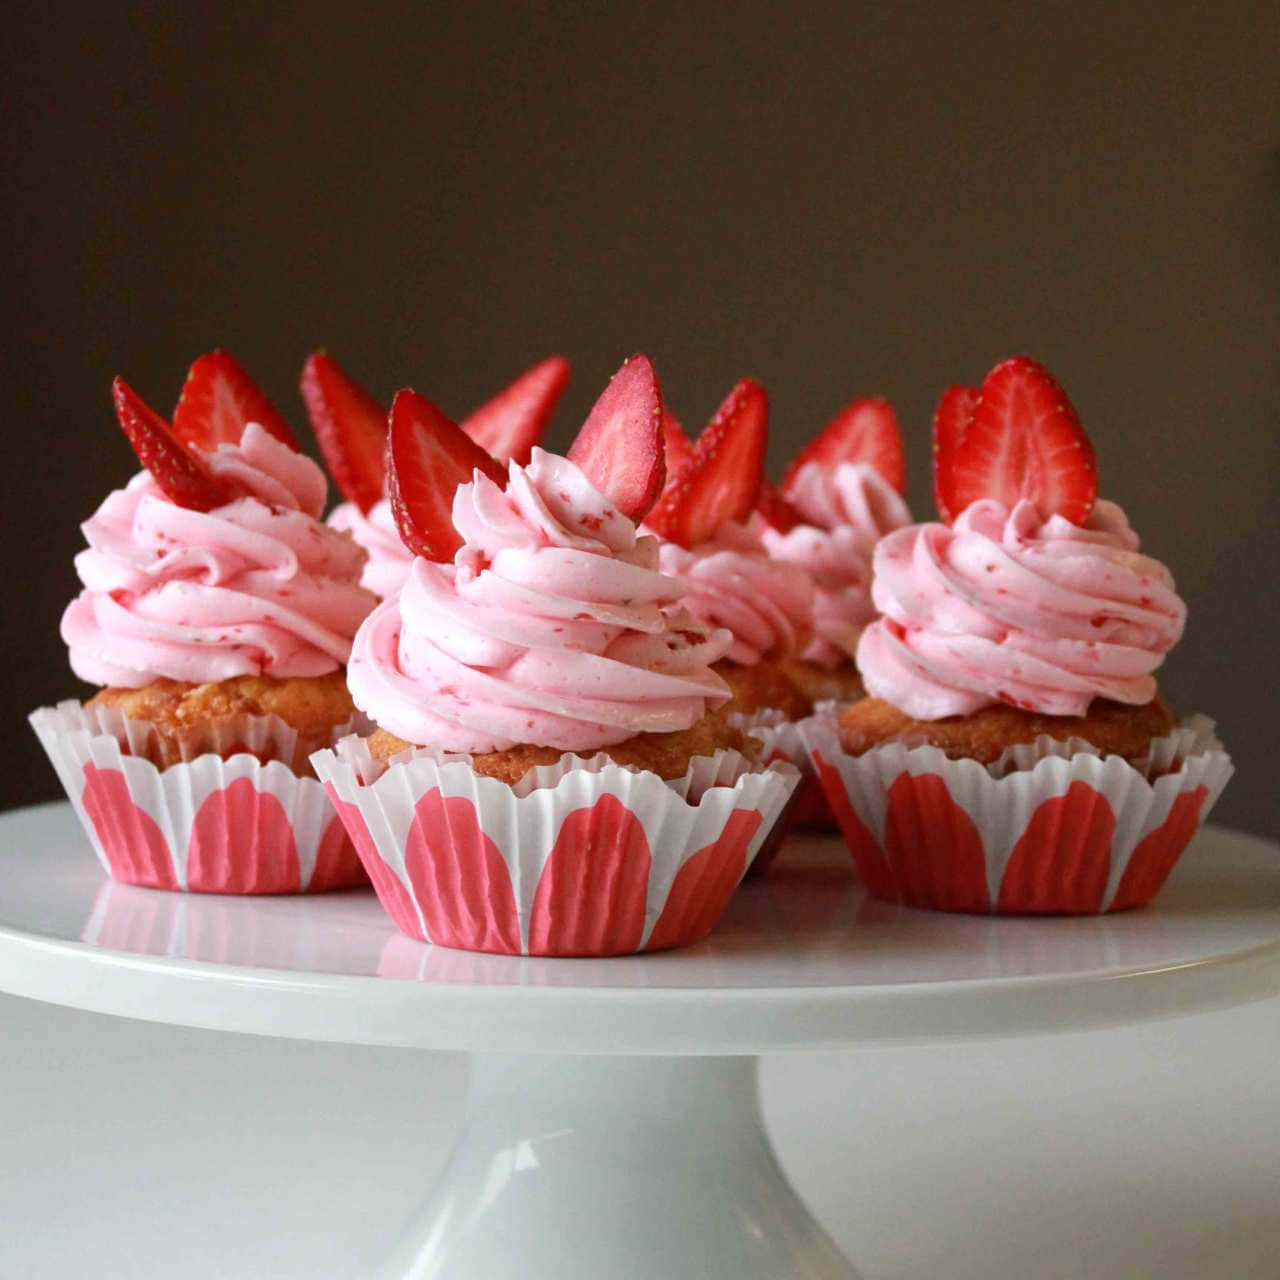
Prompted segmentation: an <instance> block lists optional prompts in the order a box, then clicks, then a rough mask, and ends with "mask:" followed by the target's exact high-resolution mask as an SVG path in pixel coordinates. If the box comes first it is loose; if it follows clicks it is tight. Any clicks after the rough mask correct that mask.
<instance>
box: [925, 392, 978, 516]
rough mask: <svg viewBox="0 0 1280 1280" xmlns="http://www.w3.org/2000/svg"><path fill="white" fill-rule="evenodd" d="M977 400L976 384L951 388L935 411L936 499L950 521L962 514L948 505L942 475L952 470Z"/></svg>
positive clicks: (940, 513) (937, 504)
mask: <svg viewBox="0 0 1280 1280" xmlns="http://www.w3.org/2000/svg"><path fill="white" fill-rule="evenodd" d="M977 403H978V388H977V387H959V386H956V387H948V388H947V389H946V390H945V391H944V392H943V393H942V399H941V400H939V401H938V407H937V408H936V409H935V410H934V411H933V501H934V504H935V505H936V506H937V508H938V514H939V515H940V516H941V517H942V518H943V519H944V520H945V521H946V522H947V523H948V524H950V523H951V521H952V520H954V519H955V518H956V516H958V515H959V514H960V513H959V512H958V511H952V510H951V509H950V508H949V507H948V506H947V502H946V496H945V494H944V493H943V492H942V485H941V483H940V482H939V477H940V476H942V475H944V474H949V473H950V469H951V467H952V466H953V465H954V461H955V452H956V450H957V449H958V448H959V447H960V441H961V440H962V439H963V438H964V433H965V430H966V429H967V428H968V426H969V423H970V421H971V420H972V418H973V406H974V405H975V404H977Z"/></svg>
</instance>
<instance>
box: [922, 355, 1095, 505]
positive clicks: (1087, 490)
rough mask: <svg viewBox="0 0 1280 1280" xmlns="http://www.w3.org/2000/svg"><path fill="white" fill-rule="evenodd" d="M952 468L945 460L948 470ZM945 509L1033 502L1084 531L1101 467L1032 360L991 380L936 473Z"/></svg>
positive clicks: (1011, 363)
mask: <svg viewBox="0 0 1280 1280" xmlns="http://www.w3.org/2000/svg"><path fill="white" fill-rule="evenodd" d="M947 461H948V460H947V459H945V458H944V463H946V462H947ZM935 486H936V488H937V490H938V492H939V494H940V509H945V510H946V511H949V512H952V513H954V514H959V513H960V512H961V511H963V510H964V509H965V508H966V507H967V506H968V505H969V504H970V503H971V502H977V501H978V500H979V499H981V498H994V499H996V500H997V501H999V502H1001V503H1003V504H1004V505H1005V506H1006V507H1012V506H1013V505H1014V504H1015V503H1016V502H1017V501H1018V500H1019V499H1020V498H1026V499H1028V500H1030V501H1031V502H1034V503H1035V504H1036V506H1037V508H1039V511H1040V514H1041V515H1042V516H1046V517H1047V516H1050V515H1060V516H1063V517H1064V518H1065V519H1067V520H1070V521H1071V522H1072V523H1073V524H1082V523H1083V522H1084V521H1085V519H1086V518H1087V517H1088V515H1089V512H1090V511H1091V510H1092V509H1093V502H1094V499H1095V498H1096V497H1097V495H1098V465H1097V461H1096V459H1095V457H1094V453H1093V446H1092V445H1091V444H1090V443H1089V437H1088V436H1086V435H1085V433H1084V428H1083V427H1082V426H1081V425H1080V419H1079V417H1077V415H1076V411H1075V409H1074V408H1073V407H1072V405H1071V401H1070V400H1068V399H1067V394H1066V392H1065V391H1063V389H1062V388H1061V387H1060V386H1059V385H1058V383H1057V382H1056V381H1055V380H1054V378H1053V375H1052V374H1051V373H1050V372H1049V371H1048V370H1047V369H1046V368H1044V366H1043V365H1040V364H1037V363H1036V362H1035V361H1034V360H1032V359H1030V358H1029V357H1027V356H1014V357H1013V358H1012V359H1011V360H1004V361H1001V363H1000V364H998V365H996V367H995V368H994V369H992V370H991V372H990V373H989V374H987V376H986V379H985V380H984V381H983V384H982V387H981V388H980V390H979V393H978V398H977V400H976V402H975V403H974V406H973V416H972V418H971V420H970V422H969V425H968V426H967V427H966V428H965V429H964V433H963V438H962V439H961V440H960V443H959V444H958V445H957V446H956V448H955V451H954V453H952V454H950V456H949V465H942V466H940V467H939V468H938V471H937V474H936V476H935Z"/></svg>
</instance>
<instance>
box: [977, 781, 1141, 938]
mask: <svg viewBox="0 0 1280 1280" xmlns="http://www.w3.org/2000/svg"><path fill="white" fill-rule="evenodd" d="M1115 833H1116V818H1115V814H1114V813H1112V811H1111V806H1110V805H1109V804H1108V803H1107V800H1106V797H1105V796H1102V795H1100V794H1099V793H1098V792H1097V791H1095V790H1094V789H1093V788H1092V787H1091V786H1090V785H1089V784H1088V783H1087V782H1073V783H1072V784H1071V785H1070V786H1069V787H1068V788H1067V791H1066V794H1065V795H1061V796H1054V797H1053V798H1052V799H1049V800H1045V801H1044V802H1042V803H1041V804H1040V806H1039V807H1038V808H1037V809H1036V811H1035V813H1033V814H1032V815H1031V821H1030V822H1028V823H1027V829H1026V830H1025V831H1024V832H1023V833H1022V835H1021V836H1020V837H1019V839H1018V843H1017V844H1016V845H1014V847H1013V853H1012V854H1010V855H1009V865H1008V866H1007V867H1006V868H1005V873H1004V879H1003V880H1002V881H1001V882H1000V897H999V901H998V902H997V904H996V910H997V911H1004V912H1009V913H1010V914H1015V913H1028V914H1038V915H1042V914H1046V913H1049V914H1053V915H1063V914H1066V915H1095V914H1096V913H1097V912H1099V911H1101V910H1102V899H1103V897H1104V896H1105V895H1106V892H1107V878H1108V876H1109V875H1110V872H1111V841H1112V839H1113V838H1114V837H1115Z"/></svg>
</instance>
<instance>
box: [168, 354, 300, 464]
mask: <svg viewBox="0 0 1280 1280" xmlns="http://www.w3.org/2000/svg"><path fill="white" fill-rule="evenodd" d="M246 422H256V423H257V424H258V425H259V426H260V427H262V428H264V429H265V430H266V431H268V432H270V434H271V435H273V436H275V438H276V439H277V440H279V441H280V443H281V444H287V445H288V446H289V448H290V449H293V450H295V451H296V452H299V453H300V452H301V451H302V446H301V445H300V444H299V443H298V440H297V437H296V436H295V435H294V434H293V432H292V431H291V430H290V428H289V424H288V423H287V422H286V421H285V420H284V419H283V418H282V417H281V416H280V414H279V413H278V412H277V411H276V408H275V406H274V405H273V404H272V403H271V401H270V400H268V399H267V396H266V393H265V392H264V391H263V390H262V388H261V387H259V386H258V384H257V383H256V382H254V380H253V379H252V378H251V377H249V375H248V374H247V373H246V372H245V371H244V369H243V368H242V367H241V366H240V364H239V363H238V362H237V360H236V358H235V357H234V356H233V355H231V353H230V352H227V351H210V352H209V354H208V355H205V356H201V357H200V358H199V359H198V360H197V361H196V362H195V364H193V365H192V366H191V368H190V369H189V370H188V372H187V380H186V382H185V383H183V385H182V394H181V395H180V396H179V397H178V405H177V408H176V409H174V411H173V434H174V435H175V436H176V437H177V438H178V439H179V440H181V441H182V442H183V444H194V445H196V446H197V447H198V448H200V449H204V450H206V451H207V452H212V451H213V450H214V449H216V448H217V447H218V446H219V445H220V444H239V443H240V436H241V435H242V434H243V432H244V426H245V423H246Z"/></svg>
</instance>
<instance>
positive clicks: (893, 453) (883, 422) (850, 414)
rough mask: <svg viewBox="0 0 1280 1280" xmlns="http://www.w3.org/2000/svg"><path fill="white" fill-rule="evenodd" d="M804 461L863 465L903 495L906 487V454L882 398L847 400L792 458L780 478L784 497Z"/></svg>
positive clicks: (893, 415) (891, 413) (895, 419)
mask: <svg viewBox="0 0 1280 1280" xmlns="http://www.w3.org/2000/svg"><path fill="white" fill-rule="evenodd" d="M807 462H817V463H819V464H820V465H822V466H824V467H828V468H834V467H837V466H839V464H840V463H842V462H866V463H869V464H870V465H871V466H873V467H875V469H876V470H877V471H878V472H879V473H880V474H881V475H882V476H883V477H884V479H885V481H886V483H888V484H891V485H892V486H893V487H894V488H895V489H896V490H897V491H898V492H899V493H903V492H904V491H905V490H906V487H907V455H906V453H905V451H904V450H903V448H902V432H901V431H900V430H899V429H898V415H897V414H896V413H895V412H894V411H893V405H891V404H890V403H889V402H888V401H887V400H886V399H884V397H883V396H872V397H869V398H865V399H861V400H851V401H850V402H849V403H848V404H847V405H845V407H844V408H843V409H841V410H840V412H839V413H837V414H836V416H835V417H834V418H832V419H831V421H830V422H828V423H827V425H826V426H825V427H823V428H822V430H821V431H820V432H818V434H817V435H816V436H815V437H814V438H813V439H812V440H810V441H809V443H808V444H807V445H806V446H805V447H804V448H803V449H801V451H800V452H799V453H798V454H797V455H796V458H795V460H794V461H793V462H792V464H791V465H790V466H789V467H788V468H787V473H786V475H784V476H783V477H782V492H783V493H784V494H790V492H791V484H792V481H793V480H794V479H795V476H796V473H797V472H798V471H799V470H800V468H801V467H803V466H804V465H805V463H807Z"/></svg>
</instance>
